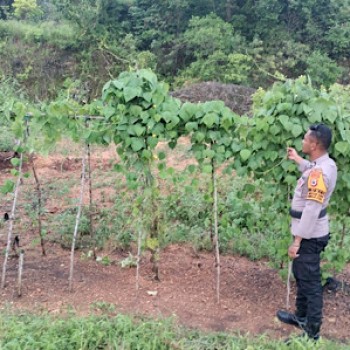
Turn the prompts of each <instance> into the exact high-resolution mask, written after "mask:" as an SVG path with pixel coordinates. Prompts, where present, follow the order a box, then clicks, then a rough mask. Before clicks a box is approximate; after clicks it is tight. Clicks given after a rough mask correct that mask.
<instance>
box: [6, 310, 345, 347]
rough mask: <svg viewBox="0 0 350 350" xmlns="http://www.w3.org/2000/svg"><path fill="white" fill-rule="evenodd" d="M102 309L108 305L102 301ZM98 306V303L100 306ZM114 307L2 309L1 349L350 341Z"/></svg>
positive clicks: (295, 344) (302, 344) (320, 344)
mask: <svg viewBox="0 0 350 350" xmlns="http://www.w3.org/2000/svg"><path fill="white" fill-rule="evenodd" d="M102 306H103V308H101V310H102V309H103V310H106V307H105V305H102ZM96 307H98V305H97V306H96ZM107 310H112V314H111V313H108V312H107V313H105V314H102V315H101V314H100V315H96V314H91V315H90V316H88V317H78V316H76V315H74V314H68V315H66V316H59V317H54V316H52V315H48V314H39V315H38V314H30V313H19V312H14V311H13V310H11V309H7V310H3V311H1V312H0V349H1V350H17V349H18V350H26V349H28V350H33V349H35V350H56V349H57V350H62V349H65V350H78V349H79V350H90V349H91V350H97V349H101V350H102V349H106V350H107V349H108V350H112V349H116V350H134V349H135V350H163V349H164V350H171V349H174V350H226V349H227V350H240V349H242V350H268V349H271V350H283V349H292V350H293V349H294V350H307V349H315V350H333V349H334V350H342V349H344V350H346V349H349V348H350V344H340V343H336V342H332V341H328V340H325V339H321V340H320V341H319V342H318V343H317V344H314V343H313V342H310V341H308V340H307V339H304V338H302V339H301V338H299V339H297V338H295V339H294V340H293V341H292V343H291V345H290V346H286V345H285V344H284V343H283V341H279V340H274V339H270V338H268V337H267V336H265V335H262V336H259V337H250V336H242V335H239V334H228V333H203V332H198V331H195V330H189V329H185V328H183V327H180V326H178V325H176V324H175V322H174V320H172V319H156V320H151V319H149V318H143V317H136V316H125V315H122V314H114V311H113V310H114V309H113V308H107Z"/></svg>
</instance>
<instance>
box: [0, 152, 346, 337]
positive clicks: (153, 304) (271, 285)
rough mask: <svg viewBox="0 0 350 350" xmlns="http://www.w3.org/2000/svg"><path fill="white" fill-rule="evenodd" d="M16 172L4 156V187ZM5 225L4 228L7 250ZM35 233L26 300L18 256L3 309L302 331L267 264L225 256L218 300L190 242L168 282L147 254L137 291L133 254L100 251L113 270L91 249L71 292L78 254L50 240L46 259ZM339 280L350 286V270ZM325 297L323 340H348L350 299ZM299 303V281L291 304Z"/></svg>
mask: <svg viewBox="0 0 350 350" xmlns="http://www.w3.org/2000/svg"><path fill="white" fill-rule="evenodd" d="M101 159H102V163H101V164H102V165H101V166H103V167H108V154H100V156H99V161H101ZM96 162H97V160H96ZM60 164H61V165H62V162H61V163H60ZM71 164H75V162H74V161H71ZM78 164H79V163H78ZM36 165H37V167H38V169H39V172H40V176H41V178H45V176H46V177H50V178H52V177H67V176H70V175H71V174H73V173H74V174H78V176H79V172H80V167H79V165H78V166H67V167H66V170H64V171H62V169H58V168H60V167H58V166H57V158H54V157H53V158H48V159H47V158H46V159H41V158H37V159H36ZM61 168H62V167H61ZM8 170H9V164H8V160H6V161H5V160H4V157H3V158H2V159H1V155H0V171H1V172H0V184H2V183H3V181H4V179H6V178H8V177H9V176H10V175H9V173H8ZM5 227H6V225H4V226H3V227H2V229H1V230H0V246H1V249H2V250H3V251H4V249H5V247H6V232H5ZM35 235H36V233H34V232H28V233H27V234H26V235H23V239H21V248H22V249H24V250H25V258H24V270H23V280H22V295H21V296H20V297H19V296H18V295H17V273H18V258H17V257H16V256H15V255H11V256H10V259H9V262H8V267H7V275H6V276H7V277H6V288H5V289H3V290H0V305H1V308H5V307H6V306H7V305H8V304H11V305H12V306H13V307H15V308H18V309H23V310H31V311H41V310H47V311H48V312H50V313H52V314H64V313H65V312H66V311H67V310H68V309H69V308H73V309H74V310H75V311H76V312H77V313H78V314H80V315H87V314H89V313H90V312H91V310H92V309H93V308H94V307H96V305H108V304H112V305H114V306H115V308H116V310H117V312H120V313H128V314H142V315H148V316H152V317H169V316H171V317H174V319H175V320H176V322H178V323H179V324H182V325H185V326H187V327H191V328H194V329H200V330H203V331H225V332H231V333H236V332H240V333H249V334H251V335H259V334H267V335H269V336H270V337H272V338H284V337H287V336H289V334H291V333H295V332H298V330H296V329H295V328H293V327H291V326H288V325H284V324H282V323H280V322H279V321H278V320H277V319H276V317H275V314H276V311H277V310H278V309H281V308H283V309H285V307H286V295H287V289H286V284H285V282H283V281H282V279H281V278H280V277H279V274H278V271H277V270H274V269H272V268H271V267H270V266H269V264H268V262H267V261H254V262H253V261H249V260H248V259H246V258H244V257H239V256H222V257H221V292H220V302H219V303H217V301H216V294H215V267H214V256H213V254H211V253H208V252H201V251H200V252H197V251H194V250H193V248H191V247H190V246H188V245H173V246H169V247H167V248H166V249H164V250H163V251H162V252H161V256H160V281H155V280H154V278H153V273H152V269H151V268H152V266H151V263H150V261H149V256H148V255H147V254H145V255H144V257H143V259H142V262H141V269H140V280H139V290H138V291H136V270H135V268H122V267H121V264H120V262H121V261H122V260H123V259H125V258H127V256H128V252H122V251H108V252H107V251H99V252H98V253H97V254H98V256H101V257H103V256H105V255H108V257H109V259H110V264H108V265H107V266H105V265H103V264H102V263H101V262H97V261H95V260H94V259H92V258H85V259H83V256H84V255H83V254H82V253H83V252H81V251H76V252H75V265H74V283H73V291H72V292H69V290H68V277H69V264H70V251H69V250H65V249H63V248H62V247H61V246H60V245H59V244H54V243H50V244H49V243H47V247H46V248H47V256H42V255H41V249H40V246H38V245H33V244H32V241H33V238H34V237H35ZM1 260H3V256H2V258H1ZM2 265H3V264H2V261H1V266H2ZM337 278H338V279H340V280H343V281H345V282H347V283H350V266H348V267H347V268H346V269H345V270H344V271H343V273H342V274H340V275H338V276H337ZM324 296H325V298H324V299H325V307H324V323H323V329H322V334H323V336H324V337H326V338H330V339H337V340H341V341H348V340H349V333H350V296H349V295H348V294H347V293H345V292H343V291H337V292H335V293H333V292H332V293H329V292H325V295H324ZM294 298H295V285H294V282H292V290H291V299H290V300H291V305H293V304H294ZM291 310H293V307H292V308H291Z"/></svg>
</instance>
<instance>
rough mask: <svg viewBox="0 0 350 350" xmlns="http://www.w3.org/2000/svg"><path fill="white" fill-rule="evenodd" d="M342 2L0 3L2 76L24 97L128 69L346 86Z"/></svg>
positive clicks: (181, 78)
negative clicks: (307, 79) (301, 79)
mask: <svg viewBox="0 0 350 350" xmlns="http://www.w3.org/2000/svg"><path fill="white" fill-rule="evenodd" d="M349 39H350V5H349V0H344V1H336V0H322V1H316V0H308V1H302V0H294V1H288V2H286V1H284V0H258V1H250V0H249V1H247V0H244V1H241V0H217V1H212V0H200V1H198V0H175V1H174V0H171V1H170V0H73V1H68V0H63V1H58V0H1V1H0V50H1V57H2V59H1V62H0V79H1V80H4V79H12V80H16V81H18V82H19V83H20V84H21V86H23V87H24V88H25V90H26V91H27V93H28V94H29V95H30V97H31V98H32V99H35V100H38V99H39V100H42V99H46V98H48V97H53V96H55V95H56V94H57V91H58V90H57V88H60V87H61V86H62V84H63V83H64V82H65V83H66V84H67V79H69V81H71V80H72V79H73V80H77V81H79V82H80V84H79V91H76V90H74V91H71V93H72V94H73V95H74V96H75V98H77V99H83V100H84V99H91V98H92V97H96V96H98V95H99V93H100V91H101V87H102V85H103V82H105V81H107V80H108V79H110V78H111V77H115V76H117V75H118V74H119V73H120V72H121V71H124V70H126V69H128V68H129V67H137V68H152V69H154V70H156V71H157V72H158V73H159V74H160V75H161V77H162V79H164V80H166V81H167V82H169V83H171V85H172V88H176V87H179V86H181V85H182V84H184V83H190V82H194V81H207V80H215V81H220V82H225V83H238V84H244V85H247V86H251V87H255V88H258V87H260V86H262V87H267V86H269V85H270V84H271V83H272V82H274V81H275V80H276V79H278V78H281V77H283V76H284V77H288V78H296V77H298V76H299V75H301V74H310V76H311V77H312V80H313V82H314V83H315V84H317V85H320V84H323V85H325V86H329V85H330V84H332V83H334V82H336V81H338V82H340V83H342V84H348V83H349V69H350V64H349V62H350V61H349V57H350V55H349V49H350V40H349Z"/></svg>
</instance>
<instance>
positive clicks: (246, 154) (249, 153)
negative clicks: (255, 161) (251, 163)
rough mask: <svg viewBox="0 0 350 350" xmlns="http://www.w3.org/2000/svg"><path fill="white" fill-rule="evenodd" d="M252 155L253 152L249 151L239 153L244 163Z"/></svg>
mask: <svg viewBox="0 0 350 350" xmlns="http://www.w3.org/2000/svg"><path fill="white" fill-rule="evenodd" d="M251 154H252V152H251V151H250V150H249V149H242V150H241V151H240V152H239V155H240V156H241V159H242V160H243V161H246V160H247V159H248V158H249V157H250V155H251Z"/></svg>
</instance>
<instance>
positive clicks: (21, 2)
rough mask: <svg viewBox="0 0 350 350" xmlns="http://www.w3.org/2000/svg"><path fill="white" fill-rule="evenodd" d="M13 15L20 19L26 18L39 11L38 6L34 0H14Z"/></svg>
mask: <svg viewBox="0 0 350 350" xmlns="http://www.w3.org/2000/svg"><path fill="white" fill-rule="evenodd" d="M13 7H14V9H15V11H14V15H15V16H16V17H17V18H20V19H26V18H29V17H31V16H34V15H37V14H39V13H40V7H39V6H38V4H37V2H36V0H14V2H13Z"/></svg>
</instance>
